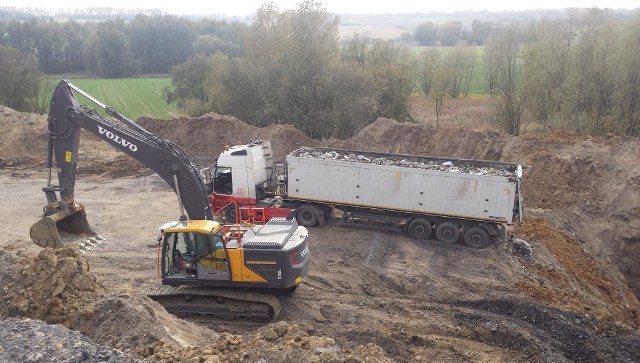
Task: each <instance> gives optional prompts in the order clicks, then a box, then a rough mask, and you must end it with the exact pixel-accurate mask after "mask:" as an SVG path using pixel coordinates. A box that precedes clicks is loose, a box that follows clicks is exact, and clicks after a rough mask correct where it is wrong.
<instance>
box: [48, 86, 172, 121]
mask: <svg viewBox="0 0 640 363" xmlns="http://www.w3.org/2000/svg"><path fill="white" fill-rule="evenodd" d="M67 79H68V80H69V81H70V82H71V83H72V84H73V85H74V86H76V87H78V88H80V89H81V90H83V91H84V92H86V93H88V94H90V95H91V96H92V97H93V98H95V99H96V100H98V101H100V102H101V103H103V104H104V105H106V106H111V107H113V108H115V109H116V110H117V111H118V112H119V113H120V114H122V115H124V116H125V117H127V118H129V119H131V120H134V121H135V120H137V119H138V118H139V117H143V116H145V117H152V118H156V119H162V120H169V119H173V118H175V117H178V113H177V111H176V108H175V106H174V105H169V104H167V103H166V102H165V101H164V99H163V98H162V89H163V88H164V87H165V86H170V85H171V78H146V77H145V78H124V79H101V78H71V77H70V78H67ZM58 82H60V79H50V80H49V81H48V92H51V91H53V89H55V86H56V85H57V84H58ZM44 88H45V87H43V91H44ZM74 95H75V96H76V98H77V99H78V101H79V102H80V103H81V104H86V105H88V106H90V107H93V108H95V109H97V110H98V111H102V110H99V106H98V105H96V104H94V103H93V102H91V101H90V100H88V99H87V98H85V97H84V96H82V95H81V94H79V93H77V92H76V93H74ZM47 98H48V99H50V98H51V95H49V96H48V97H47ZM101 113H102V114H104V112H101Z"/></svg>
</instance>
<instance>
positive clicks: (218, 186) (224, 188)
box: [213, 166, 233, 194]
mask: <svg viewBox="0 0 640 363" xmlns="http://www.w3.org/2000/svg"><path fill="white" fill-rule="evenodd" d="M213 191H214V192H216V193H217V194H231V193H233V183H232V181H231V168H230V167H227V166H217V167H216V170H215V172H214V176H213Z"/></svg>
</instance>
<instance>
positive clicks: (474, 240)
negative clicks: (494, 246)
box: [464, 227, 491, 249]
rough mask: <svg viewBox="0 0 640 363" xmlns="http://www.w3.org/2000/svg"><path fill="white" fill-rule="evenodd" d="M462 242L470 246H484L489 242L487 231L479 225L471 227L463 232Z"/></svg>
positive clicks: (478, 247) (479, 247)
mask: <svg viewBox="0 0 640 363" xmlns="http://www.w3.org/2000/svg"><path fill="white" fill-rule="evenodd" d="M464 243H465V244H466V245H467V246H469V247H471V248H477V249H481V248H485V247H487V246H488V245H489V244H490V243H491V238H490V237H489V233H487V231H485V230H484V229H482V228H480V227H471V228H469V229H467V231H466V232H464Z"/></svg>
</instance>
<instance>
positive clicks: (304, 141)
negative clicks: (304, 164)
mask: <svg viewBox="0 0 640 363" xmlns="http://www.w3.org/2000/svg"><path fill="white" fill-rule="evenodd" d="M138 124H139V125H140V126H142V127H144V128H145V129H146V130H148V131H149V132H151V133H153V134H154V135H157V136H160V137H162V138H164V139H167V140H170V141H171V142H173V143H174V144H176V145H178V146H180V147H181V148H182V149H183V150H184V152H185V153H186V154H187V155H188V156H189V157H193V158H194V160H196V161H204V162H206V163H207V165H206V166H210V165H211V164H212V163H213V160H214V158H216V157H217V156H218V155H219V154H220V152H222V151H223V150H224V148H225V146H230V145H236V144H246V143H249V142H252V141H255V140H271V145H272V147H273V149H274V154H275V155H276V157H278V158H279V159H280V160H281V159H282V158H283V157H284V156H285V155H286V154H288V153H289V152H291V151H293V150H295V149H297V148H299V147H302V146H316V145H318V143H319V142H318V141H317V140H313V139H311V138H309V137H307V136H305V135H304V134H303V133H302V132H301V131H299V130H297V129H295V128H294V127H293V126H291V125H270V126H267V127H262V128H261V127H256V126H251V125H248V124H246V123H244V122H242V121H240V120H238V119H237V118H235V117H233V116H226V115H218V114H215V113H208V114H205V115H203V116H200V117H198V118H196V119H186V118H180V119H175V120H171V121H162V120H154V119H150V118H141V119H139V120H138Z"/></svg>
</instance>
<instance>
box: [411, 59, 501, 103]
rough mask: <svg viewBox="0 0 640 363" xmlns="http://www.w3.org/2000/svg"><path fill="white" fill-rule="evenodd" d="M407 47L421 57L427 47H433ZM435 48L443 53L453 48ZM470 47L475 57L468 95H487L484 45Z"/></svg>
mask: <svg viewBox="0 0 640 363" xmlns="http://www.w3.org/2000/svg"><path fill="white" fill-rule="evenodd" d="M408 48H409V49H411V53H412V54H413V55H414V56H416V57H421V56H423V54H424V52H425V51H426V50H427V49H428V48H434V47H422V46H415V47H408ZM435 48H438V49H440V51H442V52H444V54H446V53H447V52H453V51H454V49H455V48H453V47H435ZM472 49H474V50H475V51H476V58H475V62H474V65H473V73H472V75H471V82H470V84H469V95H472V96H487V95H488V92H489V91H488V89H487V80H486V72H487V64H486V61H485V57H484V47H473V48H472ZM416 82H419V80H417V81H416ZM417 84H419V83H417ZM416 91H417V92H418V91H420V90H419V89H416ZM462 96H463V95H462V93H461V94H460V97H462Z"/></svg>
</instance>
